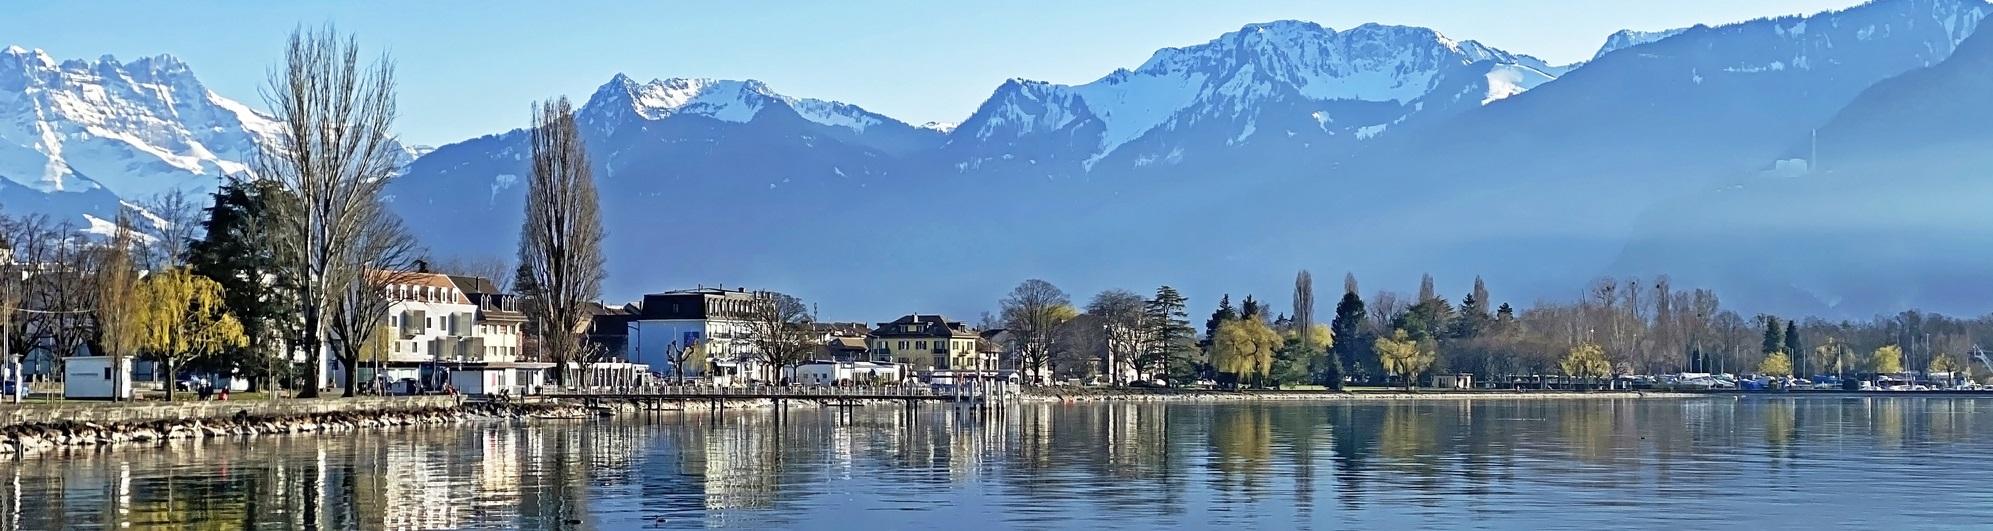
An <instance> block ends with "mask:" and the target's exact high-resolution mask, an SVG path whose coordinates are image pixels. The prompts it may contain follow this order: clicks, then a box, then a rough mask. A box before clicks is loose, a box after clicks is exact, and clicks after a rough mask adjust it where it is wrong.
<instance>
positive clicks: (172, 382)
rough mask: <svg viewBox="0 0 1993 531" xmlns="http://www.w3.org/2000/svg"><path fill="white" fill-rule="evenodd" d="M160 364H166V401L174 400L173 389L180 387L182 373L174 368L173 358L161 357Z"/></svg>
mask: <svg viewBox="0 0 1993 531" xmlns="http://www.w3.org/2000/svg"><path fill="white" fill-rule="evenodd" d="M159 361H160V364H161V365H165V366H166V401H167V402H172V401H173V391H174V390H175V389H177V388H179V387H180V373H179V371H175V370H173V358H171V357H165V356H162V357H160V360H159Z"/></svg>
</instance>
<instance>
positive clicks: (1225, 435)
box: [1210, 405, 1273, 497]
mask: <svg viewBox="0 0 1993 531" xmlns="http://www.w3.org/2000/svg"><path fill="white" fill-rule="evenodd" d="M1267 417H1268V416H1267V410H1266V407H1265V406H1261V405H1249V406H1241V407H1223V408H1214V409H1213V410H1212V417H1211V435H1210V437H1211V452H1212V453H1211V466H1212V468H1213V469H1214V470H1216V471H1217V472H1218V474H1217V476H1216V477H1215V478H1213V481H1214V482H1215V483H1216V486H1217V487H1218V490H1221V491H1230V490H1235V489H1236V490H1238V491H1239V492H1241V493H1244V494H1246V495H1247V496H1248V497H1254V496H1253V495H1255V494H1257V493H1258V492H1259V491H1262V490H1264V489H1265V487H1266V479H1267V478H1266V472H1267V465H1268V464H1269V462H1270V461H1271V460H1272V459H1271V458H1272V455H1273V450H1272V444H1273V428H1272V425H1271V424H1270V423H1269V422H1268V418H1267Z"/></svg>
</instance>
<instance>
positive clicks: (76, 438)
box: [0, 404, 587, 454]
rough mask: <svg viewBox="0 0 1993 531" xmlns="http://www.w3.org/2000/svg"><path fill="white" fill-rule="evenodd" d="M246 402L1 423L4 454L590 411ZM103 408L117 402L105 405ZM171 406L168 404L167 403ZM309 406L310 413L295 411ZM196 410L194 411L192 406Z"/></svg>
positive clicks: (552, 406)
mask: <svg viewBox="0 0 1993 531" xmlns="http://www.w3.org/2000/svg"><path fill="white" fill-rule="evenodd" d="M356 406H358V407H352V408H346V409H339V410H330V411H313V410H317V409H323V408H296V407H282V406H271V407H245V408H241V409H237V410H236V411H235V413H233V414H231V415H227V416H197V415H196V416H188V417H183V418H159V419H152V420H138V421H131V422H96V421H75V420H51V421H42V422H24V423H17V424H9V425H6V426H0V453H13V454H35V453H41V452H46V451H51V450H61V449H82V448H105V447H119V446H137V445H160V444H167V443H169V442H173V441H200V440H207V439H220V438H227V437H257V436H266V435H286V434H307V433H337V432H348V431H353V430H363V429H395V428H412V427H422V426H442V425H453V424H461V423H467V422H488V421H505V420H510V419H516V418H544V417H570V416H578V415H583V414H585V413H587V411H586V410H585V409H583V408H580V407H577V406H574V405H565V404H514V405H496V404H467V405H461V406H459V405H454V404H449V405H412V407H411V405H410V404H397V405H396V406H397V407H384V408H373V409H369V408H367V407H365V404H356ZM100 407H117V406H115V405H101V406H100ZM168 407H170V406H168ZM295 410H305V411H311V412H303V413H291V412H289V411H295ZM190 411H193V410H190Z"/></svg>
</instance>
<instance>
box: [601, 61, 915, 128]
mask: <svg viewBox="0 0 1993 531" xmlns="http://www.w3.org/2000/svg"><path fill="white" fill-rule="evenodd" d="M771 103H774V104H780V105H785V106H788V107H789V108H790V109H792V110H794V111H795V112H796V114H797V115H800V116H802V117H803V118H804V119H806V120H809V121H812V122H816V123H819V124H823V125H828V126H833V127H844V128H848V129H851V130H853V131H858V132H864V131H865V129H866V128H868V127H871V126H874V125H878V124H880V123H882V122H885V121H887V120H890V119H889V118H885V117H883V116H880V115H878V114H875V113H872V112H869V111H866V110H864V109H862V108H859V107H858V106H856V105H851V104H848V103H840V102H835V101H825V100H817V99H809V98H793V97H789V96H784V95H782V94H779V93H776V92H775V91H774V90H772V89H769V88H768V85H767V84H765V83H762V82H760V81H756V80H752V79H749V80H730V79H710V78H670V79H653V80H651V81H650V82H649V83H637V82H636V80H634V79H631V78H630V77H629V76H627V75H623V74H616V77H614V78H612V79H610V81H609V82H608V83H607V84H604V85H603V86H602V88H600V89H597V90H596V93H595V96H593V97H592V98H590V100H589V103H588V104H587V105H586V107H596V108H598V110H596V111H594V112H596V113H602V112H607V111H606V109H607V108H609V107H617V108H627V109H628V110H629V111H632V112H635V113H636V115H637V116H639V117H641V118H643V119H645V120H662V119H665V118H668V117H671V116H676V115H686V116H704V117H707V118H712V119H715V120H720V121H723V122H732V123H746V122H749V121H751V120H753V119H754V117H755V116H757V115H759V114H760V113H761V110H762V109H763V108H765V107H766V106H768V105H769V104H771ZM584 112H587V111H584Z"/></svg>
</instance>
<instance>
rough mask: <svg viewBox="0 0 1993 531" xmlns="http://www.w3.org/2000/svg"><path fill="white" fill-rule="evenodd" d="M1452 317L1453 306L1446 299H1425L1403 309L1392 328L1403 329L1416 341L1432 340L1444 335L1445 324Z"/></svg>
mask: <svg viewBox="0 0 1993 531" xmlns="http://www.w3.org/2000/svg"><path fill="white" fill-rule="evenodd" d="M1452 319H1453V306H1452V305H1451V304H1448V303H1447V302H1446V299H1440V298H1433V299H1426V300H1423V301H1419V302H1418V303H1417V304H1413V305H1412V307H1411V308H1407V309H1405V313H1404V314H1402V315H1399V316H1398V318H1397V319H1396V322H1395V323H1393V328H1397V329H1400V330H1404V331H1405V333H1406V334H1409V335H1411V337H1412V339H1413V340H1416V341H1434V340H1438V339H1439V338H1442V337H1446V328H1447V326H1446V325H1447V323H1448V322H1449V321H1451V320H1452Z"/></svg>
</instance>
